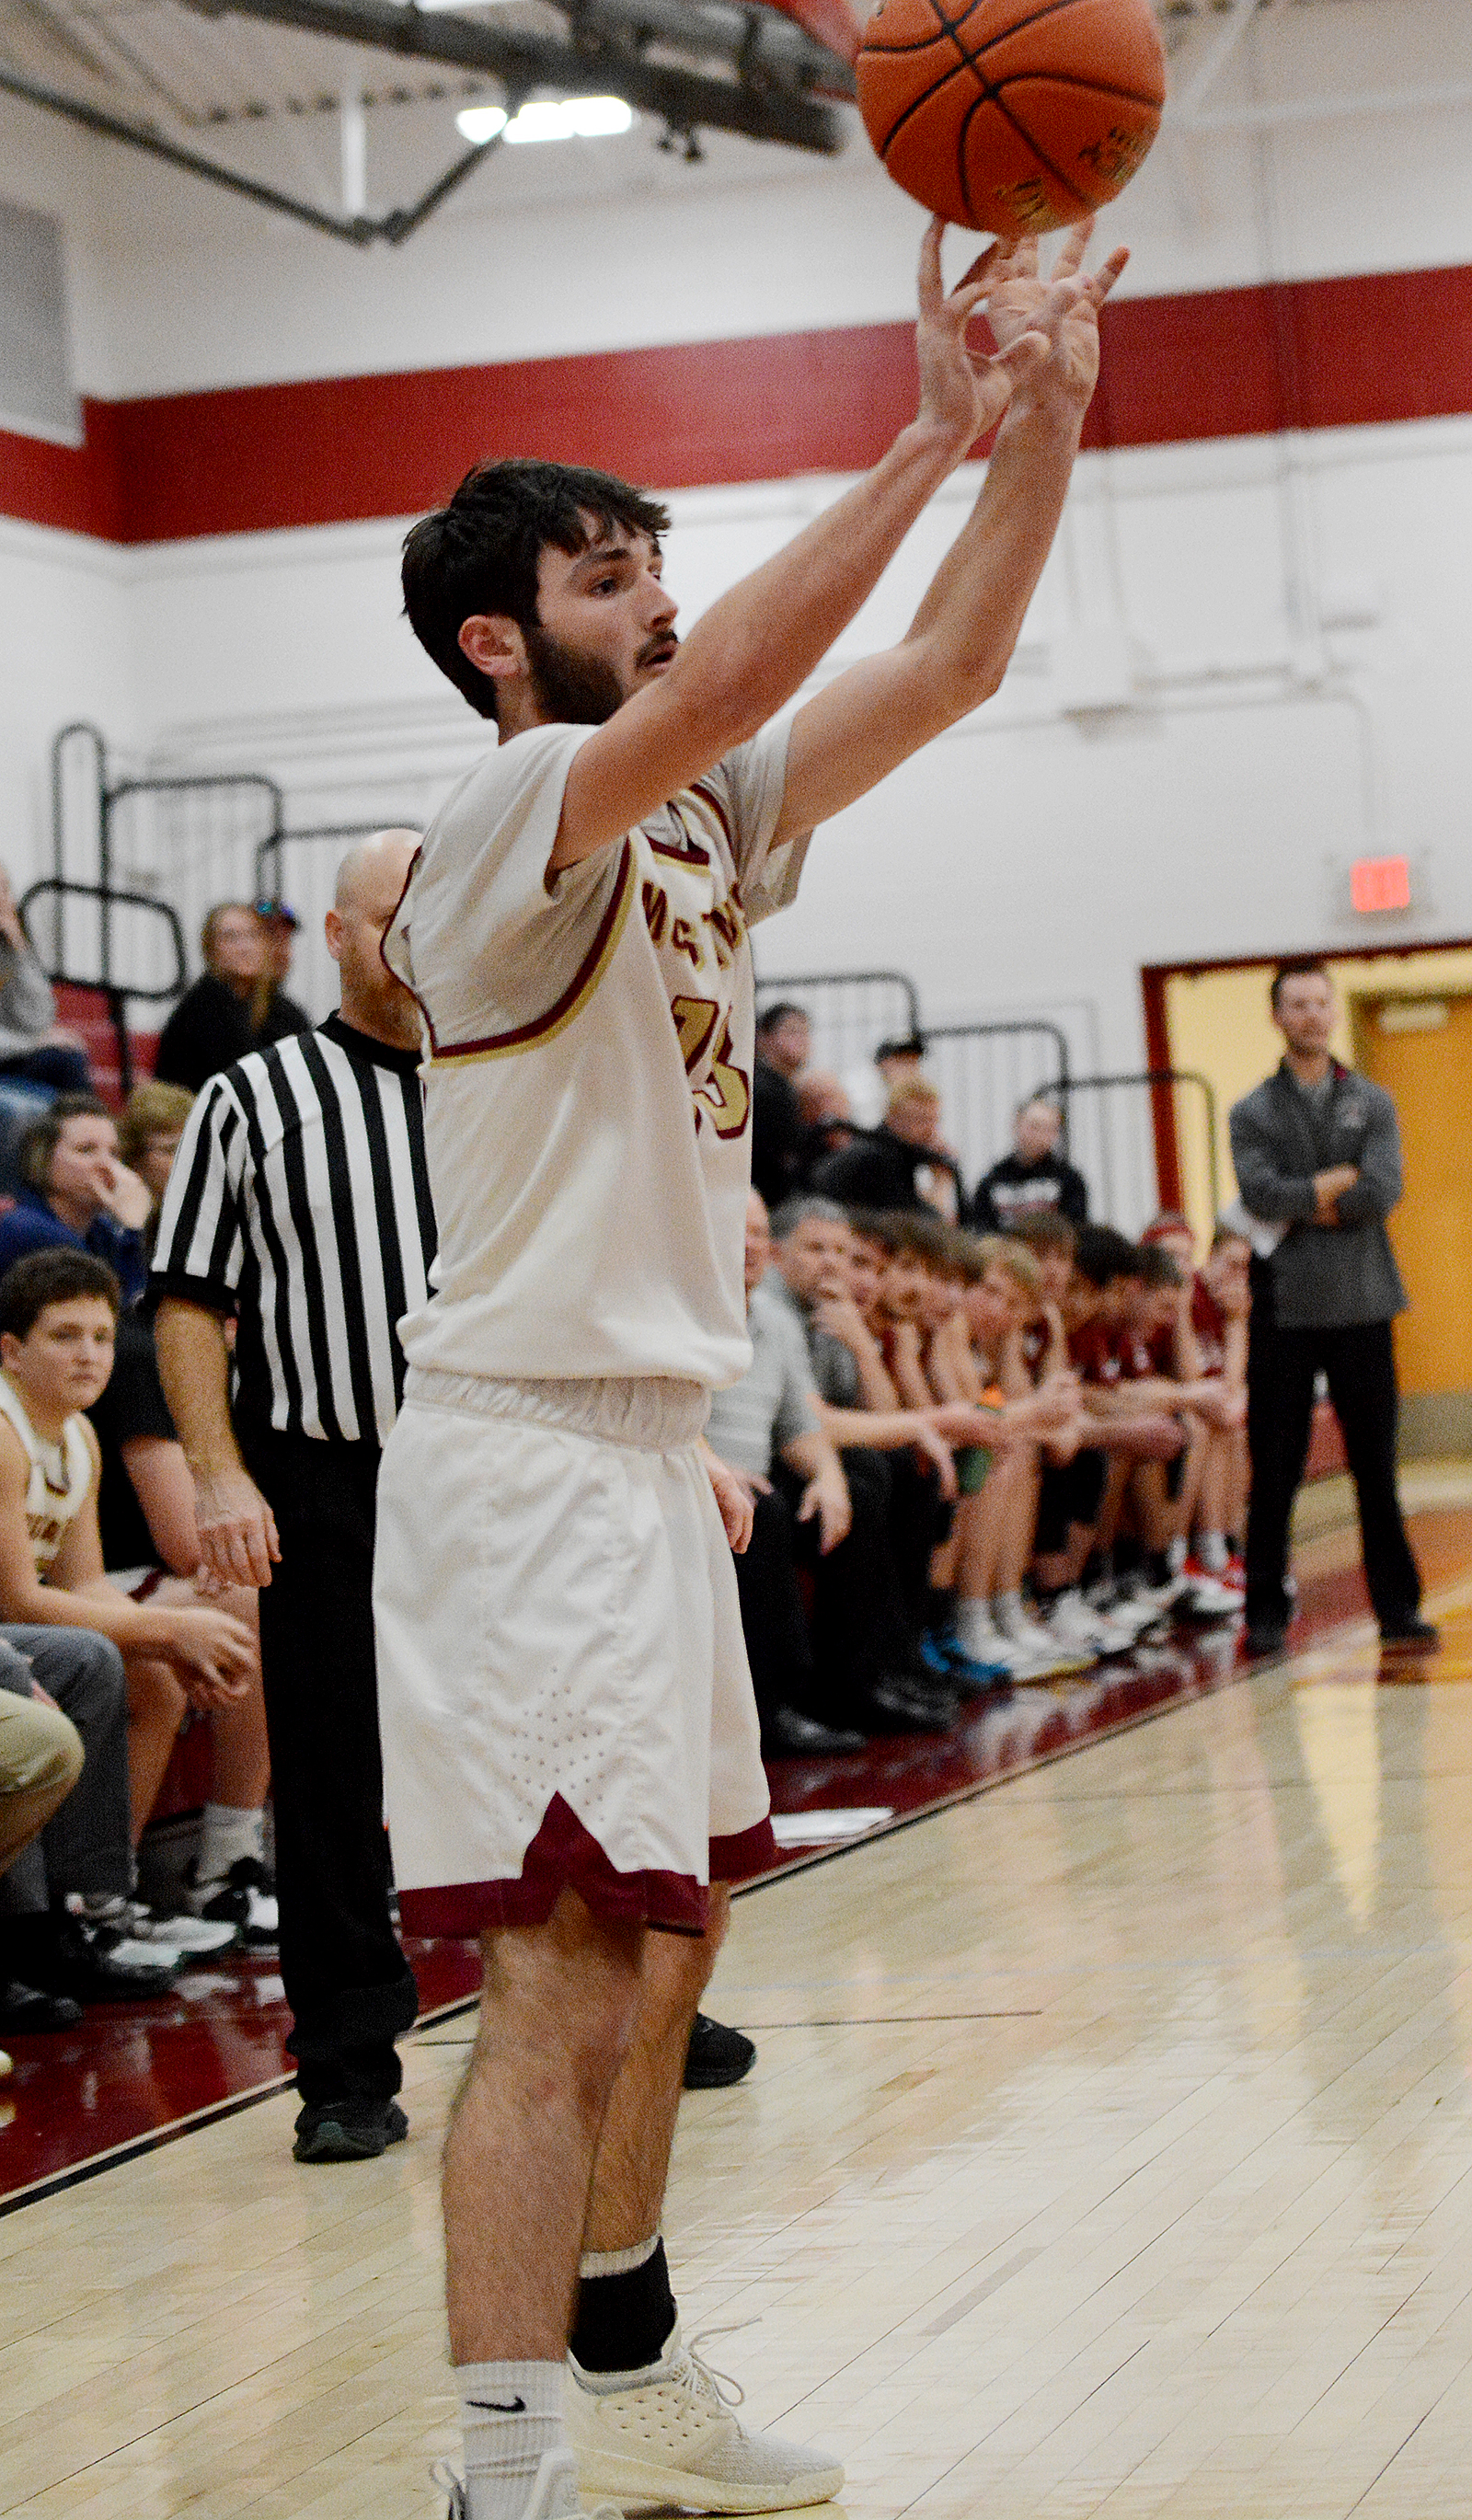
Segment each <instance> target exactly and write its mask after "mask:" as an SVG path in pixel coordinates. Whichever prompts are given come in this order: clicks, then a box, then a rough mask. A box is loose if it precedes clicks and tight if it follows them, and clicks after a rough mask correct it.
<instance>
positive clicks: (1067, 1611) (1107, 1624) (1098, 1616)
mask: <svg viewBox="0 0 1472 2520" xmlns="http://www.w3.org/2000/svg"><path fill="white" fill-rule="evenodd" d="M1044 1625H1045V1626H1046V1627H1047V1630H1048V1635H1049V1636H1050V1637H1051V1639H1052V1641H1053V1643H1054V1644H1058V1645H1062V1646H1064V1647H1065V1648H1067V1649H1068V1650H1070V1651H1072V1652H1074V1653H1092V1654H1093V1655H1094V1656H1095V1657H1097V1656H1098V1655H1100V1654H1109V1653H1125V1652H1127V1651H1128V1650H1129V1648H1130V1646H1131V1645H1132V1644H1133V1643H1135V1630H1134V1628H1133V1627H1132V1626H1131V1625H1130V1624H1129V1623H1128V1621H1125V1622H1121V1621H1118V1620H1115V1619H1112V1618H1111V1617H1110V1616H1109V1614H1108V1612H1107V1611H1106V1610H1092V1609H1091V1608H1090V1606H1089V1604H1088V1602H1087V1601H1086V1600H1085V1598H1084V1596H1083V1594H1082V1593H1080V1592H1078V1591H1077V1590H1073V1591H1070V1592H1067V1593H1060V1594H1059V1595H1058V1598H1057V1599H1056V1600H1055V1601H1054V1602H1053V1605H1052V1607H1051V1609H1050V1610H1049V1611H1048V1617H1047V1619H1046V1620H1045V1622H1044Z"/></svg>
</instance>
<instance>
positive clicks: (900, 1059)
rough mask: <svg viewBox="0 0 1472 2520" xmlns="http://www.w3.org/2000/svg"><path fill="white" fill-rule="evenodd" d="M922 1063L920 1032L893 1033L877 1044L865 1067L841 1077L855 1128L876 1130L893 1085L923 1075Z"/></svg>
mask: <svg viewBox="0 0 1472 2520" xmlns="http://www.w3.org/2000/svg"><path fill="white" fill-rule="evenodd" d="M924 1064H925V1036H924V1034H923V1033H918V1032H907V1033H895V1034H892V1035H891V1036H890V1037H889V1038H888V1039H887V1040H884V1041H881V1042H880V1043H879V1045H878V1047H877V1049H876V1050H875V1052H874V1055H873V1057H872V1058H871V1059H870V1062H869V1064H868V1065H867V1066H866V1067H856V1068H854V1069H853V1070H852V1071H851V1072H850V1073H849V1075H848V1076H846V1077H845V1078H844V1083H845V1085H846V1086H847V1088H848V1095H849V1101H850V1103H851V1105H852V1107H853V1114H854V1118H855V1120H856V1122H857V1123H858V1125H859V1127H860V1128H861V1129H873V1128H877V1126H878V1124H879V1122H880V1121H881V1120H882V1119H883V1117H884V1114H885V1112H886V1111H887V1110H888V1108H889V1100H890V1096H891V1095H892V1094H893V1093H894V1090H895V1088H896V1086H897V1085H908V1084H910V1083H911V1082H912V1080H913V1079H914V1077H916V1076H919V1075H920V1074H921V1073H922V1072H923V1069H924Z"/></svg>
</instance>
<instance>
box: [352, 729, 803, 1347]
mask: <svg viewBox="0 0 1472 2520" xmlns="http://www.w3.org/2000/svg"><path fill="white" fill-rule="evenodd" d="M593 732H594V730H593V729H592V728H591V727H568V726H553V727H539V728H536V729H534V730H533V731H531V732H530V733H528V734H526V735H520V736H516V737H513V740H512V741H511V742H508V743H505V744H502V745H501V746H500V747H499V749H498V750H497V751H496V752H494V753H493V754H492V755H491V757H490V758H489V760H487V761H485V762H484V763H482V764H481V765H480V766H479V767H478V768H477V769H475V770H473V771H472V772H471V773H470V775H469V777H468V779H466V780H465V781H463V782H462V784H461V786H460V787H458V788H457V789H456V791H455V793H454V795H453V796H451V798H450V800H449V802H448V803H447V804H446V806H445V807H444V809H443V811H442V812H441V813H440V814H439V815H438V816H437V817H436V818H435V821H434V822H433V824H432V825H431V827H430V829H429V832H427V834H426V836H425V839H424V849H423V851H422V853H421V855H420V858H419V860H418V862H417V864H416V866H415V870H414V873H413V875H412V877H411V879H410V882H409V886H408V889H407V892H406V894H405V898H404V900H403V902H402V903H401V904H400V907H399V912H398V915H397V917H396V919H395V920H394V922H393V924H392V925H391V927H390V928H389V931H388V934H387V936H386V938H385V939H384V949H383V950H384V954H385V957H386V959H387V961H388V964H389V966H390V968H391V969H393V970H394V971H396V972H397V973H398V974H399V976H400V978H401V979H403V980H405V981H406V982H407V983H408V985H409V987H410V988H412V989H413V991H414V992H415V995H416V996H417V997H418V999H419V1002H420V1006H421V1009H422V1011H423V1013H424V1020H425V1024H426V1027H427V1031H428V1040H429V1048H428V1055H427V1057H426V1061H425V1066H424V1078H425V1093H426V1102H425V1129H426V1139H427V1148H428V1160H429V1178H430V1185H431V1188H432V1191H433V1194H434V1205H435V1212H436V1216H437V1219H438V1223H439V1257H438V1259H437V1261H436V1262H435V1265H434V1268H433V1270H432V1271H431V1273H430V1283H431V1285H432V1287H433V1290H434V1291H433V1293H432V1295H431V1297H430V1300H429V1302H428V1304H427V1305H426V1306H425V1307H424V1310H423V1311H420V1312H416V1313H411V1314H410V1315H409V1316H408V1318H407V1319H406V1321H405V1322H404V1324H403V1326H402V1336H403V1342H404V1351H405V1354H406V1356H407V1357H408V1360H409V1363H410V1365H411V1366H419V1367H431V1368H435V1369H438V1370H440V1371H442V1372H445V1373H472V1374H488V1375H497V1376H503V1375H577V1376H597V1375H603V1374H614V1375H633V1374H662V1375H670V1376H675V1377H678V1378H681V1379H685V1380H690V1381H694V1382H701V1383H704V1384H707V1385H709V1386H711V1387H715V1386H718V1385H720V1384H724V1383H728V1382H734V1381H736V1379H738V1377H739V1376H740V1375H741V1374H742V1373H744V1372H745V1370H746V1367H747V1364H748V1363H749V1361H750V1355H751V1349H750V1343H749V1341H748V1339H747V1335H746V1305H745V1292H744V1285H743V1279H742V1246H743V1238H744V1225H745V1205H746V1195H747V1192H748V1190H749V1188H750V1182H751V1073H752V1063H753V1057H754V1050H755V1013H754V997H753V983H752V969H751V949H750V946H749V944H748V942H747V929H748V927H749V926H750V925H751V924H752V923H753V922H755V921H756V920H758V919H763V918H766V917H768V916H769V915H770V914H771V913H772V912H773V911H775V910H781V909H783V908H785V906H786V904H787V903H788V902H789V901H790V900H791V899H792V897H793V895H794V893H795V892H796V889H797V880H798V877H799V874H800V872H801V867H802V861H803V857H804V854H805V852H806V848H807V838H806V835H805V836H803V837H802V838H800V839H793V840H787V841H784V842H783V844H782V846H781V849H774V848H773V846H772V840H773V834H774V832H775V831H776V829H777V823H778V818H779V815H780V813H781V801H782V788H783V784H784V779H785V772H786V754H787V729H786V726H785V725H779V726H776V727H768V728H766V729H765V730H764V731H763V733H762V734H761V735H760V736H758V737H757V739H756V741H755V742H752V743H748V744H743V745H742V746H741V747H740V748H739V750H737V751H736V752H733V753H730V754H729V755H728V756H727V757H726V759H725V760H724V761H722V762H720V763H718V764H717V766H716V768H715V769H714V770H712V771H711V772H709V773H708V775H707V776H706V777H704V778H702V779H700V780H698V781H696V782H695V784H694V786H693V787H690V788H688V789H686V790H685V791H684V792H683V793H682V794H680V795H679V796H676V797H675V798H673V799H672V801H671V802H670V803H669V804H668V805H666V806H664V807H663V808H662V809H661V811H660V812H659V813H658V814H656V815H654V816H652V817H651V818H650V819H649V820H648V821H647V823H645V824H644V825H642V826H641V827H640V828H639V829H637V830H635V831H633V832H629V833H628V834H627V836H626V837H625V838H624V839H623V840H621V841H618V842H616V843H614V844H613V845H612V846H611V847H608V848H606V849H602V850H601V851H600V852H599V854H598V855H597V856H596V857H594V858H590V859H587V860H585V861H583V863H582V864H580V865H578V866H574V867H570V868H568V869H566V870H565V871H564V872H563V873H562V874H560V875H558V877H555V878H554V879H553V881H552V883H551V886H550V887H549V883H548V880H547V867H548V861H549V859H550V857H551V855H552V850H553V844H554V842H555V840H556V838H557V832H558V822H559V820H560V818H561V811H562V796H563V791H564V788H565V787H566V783H567V773H568V770H569V767H570V765H571V762H572V757H573V755H574V753H575V752H576V751H577V749H578V746H579V745H580V744H582V743H585V742H587V740H588V738H589V736H590V735H591V734H592V733H593Z"/></svg>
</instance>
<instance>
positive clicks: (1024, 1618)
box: [992, 1592, 1033, 1640]
mask: <svg viewBox="0 0 1472 2520" xmlns="http://www.w3.org/2000/svg"><path fill="white" fill-rule="evenodd" d="M992 1624H993V1626H994V1627H995V1628H996V1630H997V1633H998V1635H999V1636H1002V1637H1011V1638H1013V1639H1014V1640H1015V1639H1016V1638H1018V1637H1025V1636H1026V1634H1027V1631H1028V1629H1029V1628H1030V1627H1031V1626H1032V1624H1033V1623H1032V1621H1031V1619H1030V1618H1029V1617H1028V1615H1027V1607H1026V1604H1025V1602H1024V1601H1023V1598H1022V1596H1021V1594H1020V1593H1017V1592H1011V1593H998V1594H996V1595H994V1597H993V1600H992Z"/></svg>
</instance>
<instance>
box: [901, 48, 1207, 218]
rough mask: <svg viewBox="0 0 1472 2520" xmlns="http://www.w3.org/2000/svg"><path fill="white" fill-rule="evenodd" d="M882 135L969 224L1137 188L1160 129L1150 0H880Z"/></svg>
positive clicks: (1086, 206) (913, 177)
mask: <svg viewBox="0 0 1472 2520" xmlns="http://www.w3.org/2000/svg"><path fill="white" fill-rule="evenodd" d="M857 67H858V82H859V105H860V109H861V111H862V112H863V115H864V120H865V123H866V126H867V127H868V131H869V136H870V140H871V141H872V142H873V145H874V147H875V149H876V150H877V151H878V154H879V157H880V158H881V160H882V162H883V164H884V166H885V168H886V169H887V171H888V173H889V174H891V175H892V176H893V177H894V180H895V182H896V183H897V184H898V185H900V187H901V188H902V190H903V191H905V192H907V193H909V194H911V195H912V196H913V197H914V200H915V201H917V202H922V203H924V205H925V207H926V209H927V210H934V211H937V212H939V214H940V216H941V217H942V218H945V219H949V220H952V221H953V222H954V223H955V225H956V226H958V227H964V228H983V229H987V230H990V231H991V232H992V233H993V234H995V235H998V236H1022V235H1034V236H1036V235H1041V234H1042V233H1043V232H1044V231H1045V230H1046V229H1048V228H1061V227H1067V226H1069V225H1070V224H1071V223H1072V222H1073V221H1074V220H1075V219H1080V218H1083V217H1084V216H1085V215H1086V214H1087V213H1088V212H1089V211H1091V210H1096V209H1100V208H1102V206H1103V204H1104V203H1106V202H1112V201H1113V200H1114V197H1115V195H1116V194H1117V193H1120V192H1122V191H1123V190H1124V187H1125V185H1126V184H1128V182H1129V180H1130V178H1131V176H1132V175H1133V174H1134V173H1135V171H1136V169H1137V166H1138V165H1139V164H1140V162H1141V160H1142V159H1143V158H1144V156H1145V153H1146V151H1147V150H1148V149H1149V146H1150V143H1151V141H1152V140H1153V139H1154V137H1155V134H1156V132H1157V131H1158V130H1159V128H1160V116H1161V111H1162V108H1163V106H1164V104H1165V53H1164V49H1163V47H1162V45H1161V41H1160V34H1159V30H1158V28H1157V26H1156V22H1155V17H1154V13H1153V11H1152V9H1151V8H1150V5H1149V0H1059V5H1056V6H1053V7H1050V8H1049V7H1044V6H1041V5H1040V0H972V5H971V6H970V7H965V6H962V7H961V8H960V9H959V13H958V14H957V15H956V16H954V17H953V16H952V15H950V14H949V12H948V11H947V9H946V7H945V6H944V5H943V0H879V5H878V7H877V8H876V9H875V10H874V13H873V15H872V17H871V18H870V21H869V23H868V25H867V26H866V28H865V30H864V41H863V44H862V46H861V48H860V52H859V59H858V66H857Z"/></svg>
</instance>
